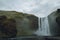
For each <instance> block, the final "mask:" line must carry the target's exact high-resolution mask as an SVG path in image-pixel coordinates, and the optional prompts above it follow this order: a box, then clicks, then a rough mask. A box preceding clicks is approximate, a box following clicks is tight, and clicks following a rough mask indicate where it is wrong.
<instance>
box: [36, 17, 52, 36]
mask: <svg viewBox="0 0 60 40" xmlns="http://www.w3.org/2000/svg"><path fill="white" fill-rule="evenodd" d="M38 22H39V29H38V30H37V32H36V34H37V35H38V36H51V34H50V28H49V22H48V17H42V18H39V19H38Z"/></svg>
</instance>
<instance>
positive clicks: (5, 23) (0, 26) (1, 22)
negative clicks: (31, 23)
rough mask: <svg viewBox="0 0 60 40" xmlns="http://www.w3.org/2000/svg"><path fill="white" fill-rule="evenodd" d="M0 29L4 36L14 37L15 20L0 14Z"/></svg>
mask: <svg viewBox="0 0 60 40" xmlns="http://www.w3.org/2000/svg"><path fill="white" fill-rule="evenodd" d="M0 31H1V32H2V33H4V34H5V37H16V34H17V29H16V21H15V20H14V19H8V18H7V17H6V16H0ZM3 37H4V36H3Z"/></svg>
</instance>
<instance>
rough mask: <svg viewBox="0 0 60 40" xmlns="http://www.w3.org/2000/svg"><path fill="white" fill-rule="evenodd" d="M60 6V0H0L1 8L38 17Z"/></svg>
mask: <svg viewBox="0 0 60 40" xmlns="http://www.w3.org/2000/svg"><path fill="white" fill-rule="evenodd" d="M59 7H60V0H0V10H15V11H19V12H20V11H21V12H25V13H29V14H35V15H36V16H38V17H43V16H47V15H48V14H50V13H51V12H52V11H54V10H56V9H57V8H59Z"/></svg>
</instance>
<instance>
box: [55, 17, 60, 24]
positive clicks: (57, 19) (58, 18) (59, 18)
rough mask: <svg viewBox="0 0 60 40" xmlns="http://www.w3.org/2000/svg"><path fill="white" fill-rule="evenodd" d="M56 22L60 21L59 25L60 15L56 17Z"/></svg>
mask: <svg viewBox="0 0 60 40" xmlns="http://www.w3.org/2000/svg"><path fill="white" fill-rule="evenodd" d="M56 22H57V23H58V25H60V17H57V18H56Z"/></svg>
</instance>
